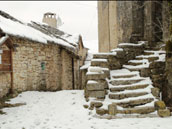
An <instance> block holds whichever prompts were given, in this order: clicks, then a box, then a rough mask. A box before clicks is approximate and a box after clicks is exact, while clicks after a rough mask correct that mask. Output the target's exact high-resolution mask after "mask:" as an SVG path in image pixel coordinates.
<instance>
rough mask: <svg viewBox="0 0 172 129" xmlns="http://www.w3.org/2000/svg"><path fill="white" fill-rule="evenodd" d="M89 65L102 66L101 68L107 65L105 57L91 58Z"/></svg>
mask: <svg viewBox="0 0 172 129" xmlns="http://www.w3.org/2000/svg"><path fill="white" fill-rule="evenodd" d="M91 66H99V67H103V68H108V67H109V65H108V62H107V59H92V60H91Z"/></svg>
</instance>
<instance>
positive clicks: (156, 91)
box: [151, 88, 160, 98]
mask: <svg viewBox="0 0 172 129" xmlns="http://www.w3.org/2000/svg"><path fill="white" fill-rule="evenodd" d="M151 93H152V95H153V96H155V97H156V98H159V97H160V89H159V88H151Z"/></svg>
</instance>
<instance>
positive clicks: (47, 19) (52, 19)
mask: <svg viewBox="0 0 172 129" xmlns="http://www.w3.org/2000/svg"><path fill="white" fill-rule="evenodd" d="M42 22H43V23H47V24H48V25H49V26H51V27H54V28H57V19H56V14H55V13H51V12H48V13H45V14H44V17H43V19H42Z"/></svg>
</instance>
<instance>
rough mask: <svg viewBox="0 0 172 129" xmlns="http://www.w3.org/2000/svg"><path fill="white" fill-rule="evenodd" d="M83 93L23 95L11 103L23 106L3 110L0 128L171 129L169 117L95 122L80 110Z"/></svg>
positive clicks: (85, 110) (96, 119)
mask: <svg viewBox="0 0 172 129" xmlns="http://www.w3.org/2000/svg"><path fill="white" fill-rule="evenodd" d="M83 94H84V92H83V90H81V91H76V90H75V91H59V92H36V91H34V92H24V93H22V94H20V95H19V96H18V97H17V98H14V99H12V100H11V102H10V103H21V102H25V103H26V105H24V106H20V107H14V108H5V109H3V111H5V112H6V113H7V115H0V129H172V117H169V118H123V119H112V120H106V119H98V118H95V117H93V116H92V115H89V111H88V110H87V109H84V108H83V104H84V103H85V100H84V96H83Z"/></svg>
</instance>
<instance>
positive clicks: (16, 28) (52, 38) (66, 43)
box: [0, 10, 79, 54]
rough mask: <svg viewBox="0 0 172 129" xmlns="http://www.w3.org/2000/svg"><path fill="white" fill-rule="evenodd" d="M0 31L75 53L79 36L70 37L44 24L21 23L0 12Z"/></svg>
mask: <svg viewBox="0 0 172 129" xmlns="http://www.w3.org/2000/svg"><path fill="white" fill-rule="evenodd" d="M0 30H1V31H2V32H3V33H6V34H8V35H12V36H16V37H21V38H26V39H29V40H32V41H36V42H40V43H44V44H47V43H48V42H51V43H55V44H58V45H60V46H62V47H64V48H65V49H67V50H69V51H72V52H73V53H75V54H76V53H77V52H76V49H77V46H78V41H79V35H77V36H72V35H70V34H67V33H65V32H63V31H60V30H58V29H56V28H53V27H50V26H48V25H46V24H41V23H36V22H31V23H23V22H21V21H19V20H18V19H16V18H14V17H12V16H10V15H9V14H7V13H5V12H3V11H1V10H0Z"/></svg>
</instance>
